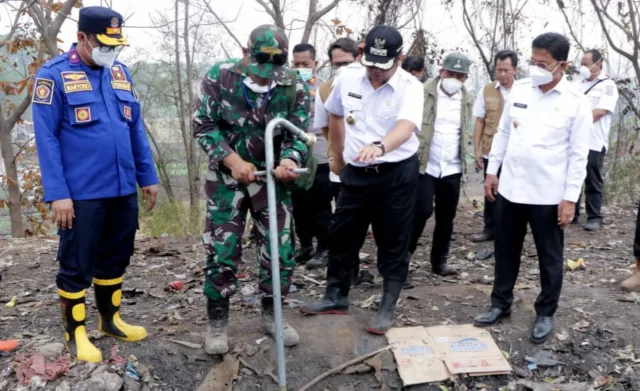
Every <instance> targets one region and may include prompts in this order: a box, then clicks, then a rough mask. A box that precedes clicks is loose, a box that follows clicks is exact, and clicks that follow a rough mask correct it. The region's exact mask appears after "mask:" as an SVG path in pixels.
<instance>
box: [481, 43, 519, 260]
mask: <svg viewBox="0 0 640 391" xmlns="http://www.w3.org/2000/svg"><path fill="white" fill-rule="evenodd" d="M494 66H495V70H496V79H498V80H497V81H493V82H491V83H489V84H487V85H485V86H484V88H483V89H482V92H481V93H479V94H478V97H477V98H476V103H475V105H474V106H473V116H474V117H476V124H475V128H474V131H473V145H474V152H475V153H474V155H475V165H476V170H477V171H479V170H484V177H485V178H486V177H487V166H488V165H489V151H490V150H491V142H492V141H493V136H495V134H496V133H497V131H498V125H499V124H500V116H502V110H503V109H504V104H505V102H506V100H507V98H508V97H509V93H510V92H511V87H512V86H513V82H514V81H515V76H516V70H517V69H518V55H517V54H516V52H514V51H513V50H501V51H499V52H498V53H496V55H495V57H494ZM499 176H500V170H498V177H499ZM495 209H496V208H495V202H491V201H489V199H488V198H486V197H485V199H484V229H483V230H482V232H481V233H479V234H477V235H474V236H473V237H472V238H471V241H472V242H486V241H493V239H494V237H495V228H496V218H495V213H496V210H495ZM493 253H494V251H493V246H492V248H490V249H484V250H482V251H479V252H478V253H477V254H476V256H475V259H477V260H485V259H489V258H491V256H492V255H493Z"/></svg>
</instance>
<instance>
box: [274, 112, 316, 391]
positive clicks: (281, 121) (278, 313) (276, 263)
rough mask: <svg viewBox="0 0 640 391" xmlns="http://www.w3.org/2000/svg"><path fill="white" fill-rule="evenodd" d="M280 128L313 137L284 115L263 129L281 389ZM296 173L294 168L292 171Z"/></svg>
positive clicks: (283, 373) (284, 379)
mask: <svg viewBox="0 0 640 391" xmlns="http://www.w3.org/2000/svg"><path fill="white" fill-rule="evenodd" d="M278 126H280V127H282V128H283V129H284V130H287V131H289V132H291V133H293V134H294V135H295V136H296V137H298V138H299V139H300V140H302V141H303V142H304V143H305V144H307V145H308V146H313V144H315V142H316V137H315V136H314V135H312V134H308V133H306V132H305V131H303V130H300V129H298V128H297V127H296V126H295V125H294V124H292V123H291V122H289V121H287V120H286V119H284V118H275V119H273V120H271V122H269V124H268V125H267V129H266V132H265V149H266V150H265V153H266V155H267V167H266V175H267V200H268V208H269V248H270V250H271V280H272V284H273V313H274V317H275V331H276V349H277V353H278V386H279V388H280V391H285V390H286V389H287V375H286V373H287V372H286V363H285V356H284V340H283V338H282V294H281V291H280V257H279V254H278V215H277V213H276V182H275V178H274V176H273V170H274V168H275V167H274V162H273V161H274V157H273V132H274V131H275V129H276V127H278ZM294 172H295V171H294Z"/></svg>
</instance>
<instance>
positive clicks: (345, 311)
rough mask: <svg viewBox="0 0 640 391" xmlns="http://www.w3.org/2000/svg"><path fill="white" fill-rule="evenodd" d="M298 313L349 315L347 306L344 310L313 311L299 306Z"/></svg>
mask: <svg viewBox="0 0 640 391" xmlns="http://www.w3.org/2000/svg"><path fill="white" fill-rule="evenodd" d="M300 313H301V314H303V315H349V309H348V308H347V309H345V310H326V311H320V312H314V311H309V310H306V309H304V308H302V307H300Z"/></svg>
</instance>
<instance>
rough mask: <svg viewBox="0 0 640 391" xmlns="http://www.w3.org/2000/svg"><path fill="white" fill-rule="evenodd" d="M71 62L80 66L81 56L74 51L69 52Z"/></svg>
mask: <svg viewBox="0 0 640 391" xmlns="http://www.w3.org/2000/svg"><path fill="white" fill-rule="evenodd" d="M69 62H70V63H72V64H74V65H75V64H80V55H79V54H78V52H77V51H76V50H75V49H73V50H70V51H69Z"/></svg>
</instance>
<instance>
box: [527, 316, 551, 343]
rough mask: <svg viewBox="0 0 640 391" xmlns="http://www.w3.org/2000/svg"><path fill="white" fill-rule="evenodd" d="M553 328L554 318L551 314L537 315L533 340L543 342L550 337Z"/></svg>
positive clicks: (532, 333) (532, 331)
mask: <svg viewBox="0 0 640 391" xmlns="http://www.w3.org/2000/svg"><path fill="white" fill-rule="evenodd" d="M552 330H553V318H552V317H551V316H537V317H536V321H535V323H534V324H533V329H532V330H531V342H533V343H543V342H544V341H546V340H547V339H549V336H551V331H552Z"/></svg>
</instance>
